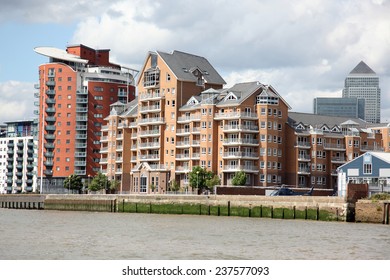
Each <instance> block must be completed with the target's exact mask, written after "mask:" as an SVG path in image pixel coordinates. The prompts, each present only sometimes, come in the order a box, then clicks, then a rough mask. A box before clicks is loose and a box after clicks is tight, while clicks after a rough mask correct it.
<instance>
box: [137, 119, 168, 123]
mask: <svg viewBox="0 0 390 280" xmlns="http://www.w3.org/2000/svg"><path fill="white" fill-rule="evenodd" d="M163 122H164V118H146V119H140V120H139V121H138V123H139V125H145V124H158V123H163Z"/></svg>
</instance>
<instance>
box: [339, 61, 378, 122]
mask: <svg viewBox="0 0 390 280" xmlns="http://www.w3.org/2000/svg"><path fill="white" fill-rule="evenodd" d="M343 97H356V98H364V99H365V114H364V115H365V120H366V121H367V122H370V123H380V120H381V89H380V88H379V77H378V76H377V75H376V73H375V72H374V71H373V70H372V69H371V68H370V67H369V66H368V65H367V64H366V63H364V62H363V61H361V62H360V63H359V64H358V65H357V66H356V67H355V68H354V69H353V70H352V71H351V72H350V73H349V75H348V76H347V77H346V79H345V84H344V89H343Z"/></svg>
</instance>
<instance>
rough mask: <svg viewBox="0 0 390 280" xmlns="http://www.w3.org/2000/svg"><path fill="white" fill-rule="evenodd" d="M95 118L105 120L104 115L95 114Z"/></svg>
mask: <svg viewBox="0 0 390 280" xmlns="http://www.w3.org/2000/svg"><path fill="white" fill-rule="evenodd" d="M93 116H94V117H95V118H103V114H94V115H93Z"/></svg>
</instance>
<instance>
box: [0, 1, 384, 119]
mask: <svg viewBox="0 0 390 280" xmlns="http://www.w3.org/2000/svg"><path fill="white" fill-rule="evenodd" d="M389 15H390V0H296V1H287V0H286V1H283V0H240V1H233V0H230V1H227V0H214V1H211V0H198V1H187V0H180V1H163V0H150V1H149V0H126V1H125V0H122V1H121V0H94V1H87V0H79V1H72V0H69V1H59V0H51V1H46V0H34V1H30V0H2V1H1V9H0V38H2V40H1V45H0V96H1V99H0V123H2V122H4V121H13V120H19V119H28V118H32V117H33V110H34V109H35V108H34V97H33V93H34V88H33V85H34V83H36V82H37V80H38V66H39V65H40V64H42V63H45V62H47V61H48V59H47V58H46V57H44V56H40V55H38V54H36V53H35V52H34V51H33V48H34V47H38V46H51V47H57V48H60V49H65V48H66V46H67V45H69V44H84V45H87V46H90V47H92V48H102V49H111V61H113V62H115V63H119V64H123V65H125V66H130V67H133V68H137V69H139V68H140V67H141V65H142V63H143V62H144V59H145V57H146V54H147V52H148V51H150V50H160V51H167V52H169V51H172V50H180V51H184V52H189V53H192V54H196V55H200V56H204V57H206V58H207V59H208V60H209V61H210V63H211V64H212V65H213V66H214V67H215V68H216V69H217V71H218V72H219V73H220V74H221V75H222V77H223V78H224V79H225V80H226V82H227V85H226V86H232V85H233V84H234V83H237V82H247V81H260V82H262V83H264V84H271V85H272V86H273V87H274V88H276V89H277V90H278V91H279V93H280V94H281V95H282V96H283V97H284V99H285V100H286V101H287V102H288V103H289V105H290V106H291V107H292V111H295V112H307V113H312V103H313V98H315V97H321V96H341V90H342V88H343V84H344V79H345V77H346V76H347V75H348V73H349V72H350V71H351V70H352V69H353V68H354V67H355V66H356V65H357V64H358V63H359V62H360V61H361V60H363V61H364V62H366V63H367V64H368V65H369V66H370V67H371V68H372V69H373V70H374V71H375V72H376V73H377V74H378V76H379V77H380V86H381V89H382V122H390V102H389V101H390V16H389Z"/></svg>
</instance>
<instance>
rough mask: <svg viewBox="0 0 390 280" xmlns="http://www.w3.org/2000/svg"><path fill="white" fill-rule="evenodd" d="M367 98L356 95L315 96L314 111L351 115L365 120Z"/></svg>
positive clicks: (319, 113) (317, 112)
mask: <svg viewBox="0 0 390 280" xmlns="http://www.w3.org/2000/svg"><path fill="white" fill-rule="evenodd" d="M364 110H365V100H364V98H356V97H345V98H339V97H317V98H314V102H313V112H314V114H316V115H324V116H334V117H351V118H359V119H362V120H364Z"/></svg>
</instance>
